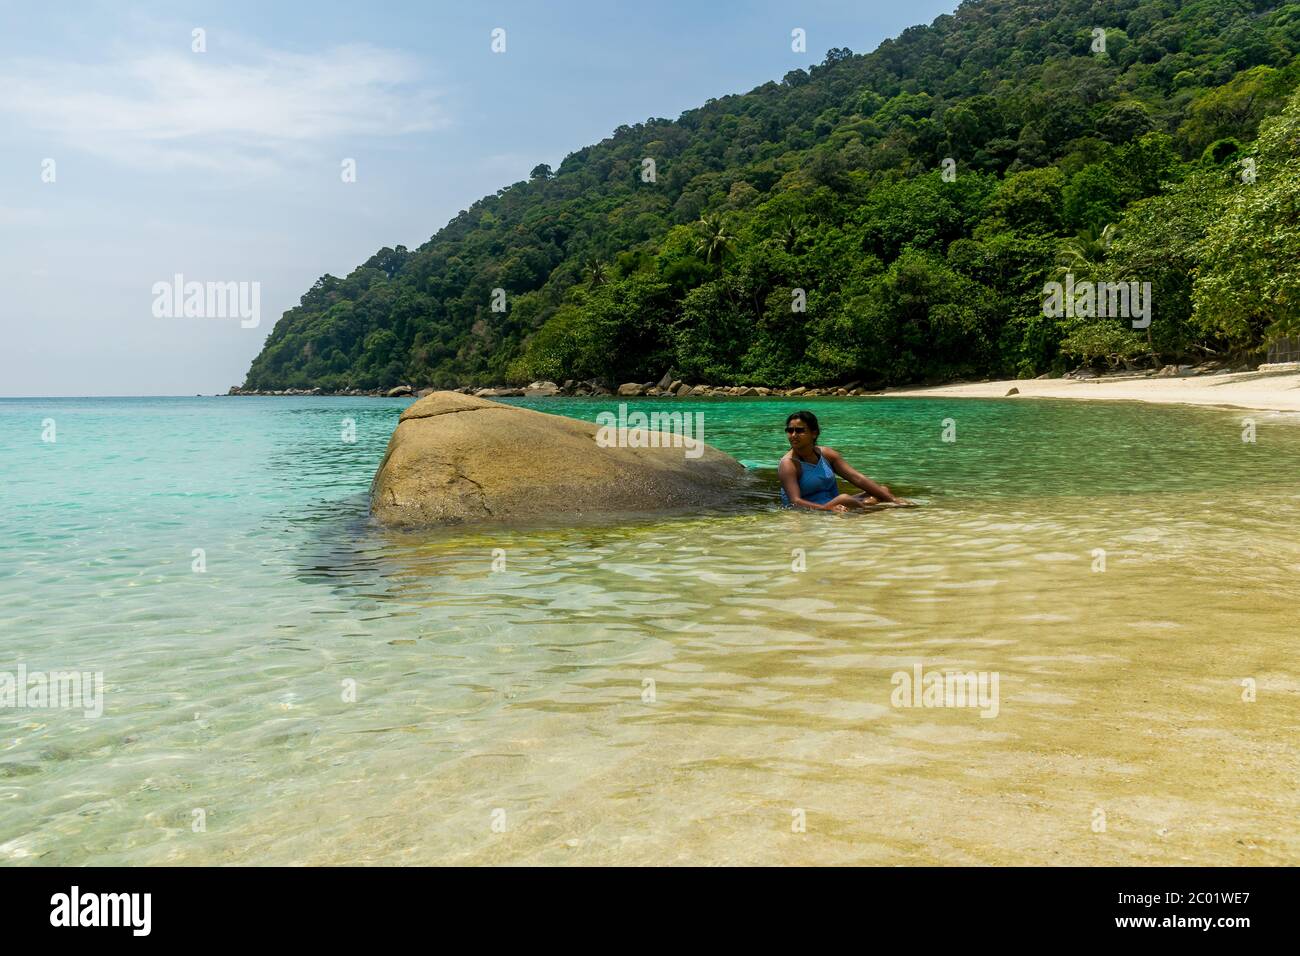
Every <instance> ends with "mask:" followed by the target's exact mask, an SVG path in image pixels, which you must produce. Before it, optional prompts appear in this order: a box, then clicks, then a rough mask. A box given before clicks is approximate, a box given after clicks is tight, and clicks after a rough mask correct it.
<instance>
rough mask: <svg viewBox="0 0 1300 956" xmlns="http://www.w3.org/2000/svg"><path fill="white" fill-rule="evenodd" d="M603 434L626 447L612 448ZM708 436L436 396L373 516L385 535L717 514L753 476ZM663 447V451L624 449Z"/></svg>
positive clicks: (406, 422)
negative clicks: (590, 518)
mask: <svg viewBox="0 0 1300 956" xmlns="http://www.w3.org/2000/svg"><path fill="white" fill-rule="evenodd" d="M659 414H663V413H659ZM629 424H635V421H633V422H629ZM598 433H600V434H601V437H602V440H609V439H614V440H616V442H617V444H618V445H619V446H620V447H602V446H601V444H598V443H597V435H598ZM698 434H699V433H698V431H695V430H693V429H691V430H686V431H685V435H684V436H683V435H681V434H679V435H677V436H675V438H676V445H675V446H674V445H673V444H672V443H671V442H670V440H669V439H670V438H671V437H674V436H669V435H668V434H667V433H666V432H665V433H660V432H655V433H651V432H646V431H618V430H617V429H615V428H606V429H602V428H601V427H600V426H598V425H596V424H593V423H591V422H582V421H577V420H576V419H572V418H564V417H561V416H559V415H547V414H544V413H542V412H535V411H532V410H530V409H526V408H518V407H515V406H511V405H502V404H500V403H498V402H491V401H488V400H486V399H483V398H478V397H475V396H470V395H461V394H459V393H456V392H435V393H434V394H432V395H430V396H428V397H427V398H422V399H420V400H419V401H418V402H416V403H415V404H414V405H412V406H411V407H410V408H408V409H406V411H405V412H403V413H402V416H401V418H400V419H399V420H398V423H397V428H396V429H395V430H394V431H393V436H392V438H391V439H389V442H388V451H387V453H386V454H385V455H384V460H383V462H382V463H381V464H380V466H379V470H378V471H377V472H376V473H375V479H374V481H373V482H372V483H371V486H370V513H371V515H372V516H373V517H374V518H375V520H376V521H378V522H379V523H381V524H384V525H392V526H408V527H420V526H429V525H439V524H450V523H455V522H461V521H478V520H489V521H491V520H500V521H509V520H531V519H542V518H564V517H569V516H577V515H591V514H618V513H636V512H653V511H671V510H677V509H684V508H692V509H693V508H706V507H713V506H717V505H721V504H724V503H727V502H729V501H732V500H734V499H735V497H736V494H737V491H738V489H739V488H741V487H742V486H743V484H744V483H745V481H746V472H745V469H744V467H743V466H742V465H741V464H740V463H739V462H737V461H736V460H735V459H734V458H732V457H730V456H729V455H725V454H723V453H722V452H720V451H718V450H717V449H715V448H711V447H709V446H708V445H705V444H703V442H702V441H698V440H696V436H698ZM655 438H658V440H659V444H660V446H661V447H657V448H654V447H621V446H626V445H630V444H632V443H633V442H637V443H638V444H646V445H648V444H650V442H651V440H653V439H655ZM683 438H684V440H683Z"/></svg>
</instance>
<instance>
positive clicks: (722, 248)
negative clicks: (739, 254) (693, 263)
mask: <svg viewBox="0 0 1300 956" xmlns="http://www.w3.org/2000/svg"><path fill="white" fill-rule="evenodd" d="M698 225H699V226H700V228H701V231H702V232H703V233H704V235H703V236H702V237H701V239H700V240H699V242H697V243H696V244H695V251H696V252H699V253H700V254H701V255H703V256H704V261H705V262H706V263H712V262H715V261H716V262H717V264H718V267H719V268H721V267H722V260H723V257H724V256H726V254H727V253H728V252H730V251H731V248H732V246H733V245H734V244H735V241H736V237H735V236H733V235H732V234H731V233H730V232H728V231H727V224H726V222H725V221H724V220H723V218H722V217H721V216H717V215H706V216H701V217H700V221H699V223H698Z"/></svg>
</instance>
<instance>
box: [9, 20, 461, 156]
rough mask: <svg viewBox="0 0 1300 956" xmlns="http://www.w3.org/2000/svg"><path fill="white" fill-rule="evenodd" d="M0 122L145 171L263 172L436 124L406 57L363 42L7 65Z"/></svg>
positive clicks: (432, 98)
mask: <svg viewBox="0 0 1300 956" xmlns="http://www.w3.org/2000/svg"><path fill="white" fill-rule="evenodd" d="M0 114H10V115H13V116H16V117H18V118H19V119H20V120H22V121H24V122H25V123H26V125H27V126H29V127H30V128H31V129H33V130H36V131H38V132H41V133H43V134H46V135H51V136H54V137H57V139H58V141H59V142H61V143H62V144H64V145H67V146H71V147H75V148H77V149H83V150H86V151H87V152H90V153H93V154H96V155H99V156H104V157H107V158H109V159H111V160H113V161H115V162H118V163H122V164H124V165H128V166H132V167H137V168H140V169H143V170H145V171H159V170H171V169H178V168H193V169H200V170H207V171H226V172H236V173H247V172H267V171H271V170H274V169H276V168H279V167H282V166H283V165H285V163H286V162H291V161H294V160H297V159H301V158H303V157H305V156H307V155H317V154H318V152H319V149H320V148H321V147H323V146H324V145H326V144H333V145H336V146H337V147H338V149H339V150H342V152H340V156H347V155H351V153H349V152H347V148H348V146H349V141H352V142H353V143H354V144H355V145H357V146H361V145H363V144H362V142H360V141H363V140H365V139H368V138H373V137H389V136H401V135H404V134H409V133H417V132H422V131H427V130H431V129H436V128H439V127H441V126H444V125H446V123H447V117H446V113H445V111H444V110H443V108H442V107H441V106H440V104H439V102H438V97H437V95H436V94H435V93H434V91H432V90H430V89H428V88H427V87H425V86H423V85H421V76H420V70H419V67H418V64H417V63H416V62H415V61H414V60H413V59H412V58H410V57H408V56H406V55H404V54H401V53H397V52H394V51H390V50H383V49H379V48H375V47H371V46H364V45H353V46H341V47H336V48H334V49H331V50H326V51H323V52H320V53H316V54H303V53H291V52H285V51H277V50H258V51H256V52H255V53H254V54H253V55H251V56H249V57H247V58H245V59H243V60H241V61H239V62H232V61H230V60H228V59H226V58H224V57H218V56H217V55H215V54H212V53H189V52H184V53H173V52H167V53H152V54H146V55H141V56H134V57H130V58H122V59H117V60H112V61H109V62H105V63H98V64H85V63H73V62H66V61H57V60H49V59H26V60H16V61H15V60H10V61H9V63H8V65H7V66H6V67H4V68H3V70H0Z"/></svg>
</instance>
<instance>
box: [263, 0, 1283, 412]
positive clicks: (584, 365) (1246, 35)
mask: <svg viewBox="0 0 1300 956" xmlns="http://www.w3.org/2000/svg"><path fill="white" fill-rule="evenodd" d="M1103 47H1104V49H1103ZM1298 52H1300V5H1296V4H1294V3H1292V4H1286V3H1281V2H1273V0H1193V2H1185V3H1180V2H1175V0H968V2H966V3H963V4H962V6H961V7H960V8H959V9H958V10H957V11H956V12H955V13H954V14H953V15H950V16H942V17H939V18H938V19H937V20H935V22H934V23H933V24H931V25H929V26H918V27H913V28H911V29H909V30H907V31H905V32H904V33H903V34H902V35H901V36H899V37H898V38H897V39H893V40H888V41H886V42H885V43H883V44H881V46H880V47H879V48H878V49H877V50H876V51H875V52H873V53H870V54H867V55H865V56H861V55H854V54H852V53H850V51H848V50H846V49H833V50H831V51H830V52H829V53H828V54H827V55H826V58H825V61H824V62H822V63H821V64H819V65H816V66H812V67H811V68H809V69H807V70H793V71H791V72H790V73H788V74H786V76H785V77H784V78H783V79H781V81H780V82H769V83H766V84H764V85H763V86H760V87H758V88H757V89H754V90H752V91H750V92H749V93H746V94H743V95H735V96H726V97H722V98H720V99H716V100H710V101H709V102H707V103H706V104H705V105H704V106H702V107H700V108H698V109H694V110H691V111H689V112H687V113H684V114H683V115H682V116H681V117H680V118H679V119H677V120H668V119H649V120H647V121H646V122H645V123H638V124H636V125H634V126H622V127H619V128H618V129H617V130H615V131H614V134H613V135H612V136H610V137H609V138H608V139H606V140H604V141H603V142H601V143H599V144H597V145H594V146H588V147H586V148H584V149H580V150H578V151H577V152H575V153H572V154H570V155H569V156H568V157H567V158H565V160H564V162H563V163H561V165H560V167H559V168H558V169H557V170H551V169H550V168H549V167H547V166H544V165H543V166H538V167H537V168H536V169H534V170H533V172H532V175H531V177H530V179H529V180H528V181H526V182H519V183H515V184H513V185H511V186H509V187H506V188H504V189H501V190H500V191H499V192H498V193H497V194H496V195H494V196H488V197H486V198H484V199H482V200H480V201H478V202H477V203H475V204H474V205H473V206H472V207H470V209H468V210H466V211H464V212H462V213H461V214H460V215H458V216H457V217H456V218H455V219H453V220H452V221H451V222H450V223H448V224H447V226H446V227H444V228H443V229H442V230H440V231H439V232H438V233H437V234H436V235H435V236H434V237H433V238H432V239H430V240H429V241H428V242H427V243H425V244H424V245H423V246H421V247H420V248H419V249H417V250H414V251H411V250H408V249H406V248H405V247H402V246H398V247H397V248H395V249H389V248H385V249H382V250H380V251H379V252H378V253H376V254H375V255H374V256H373V257H371V258H370V260H369V261H367V262H366V263H365V264H364V265H362V266H361V267H359V268H358V269H356V270H355V271H354V272H352V273H351V274H350V275H349V276H347V277H346V278H342V279H340V278H336V277H334V276H330V275H326V276H323V277H322V278H321V279H320V280H318V281H317V282H316V284H315V285H314V286H313V287H312V288H311V290H310V291H309V292H307V294H306V295H304V296H303V298H302V301H301V304H300V305H298V306H297V307H295V308H293V309H291V310H289V311H288V312H286V313H285V315H284V316H283V317H282V318H281V319H280V321H279V322H278V324H277V325H276V327H275V329H274V330H273V332H272V333H271V335H270V336H269V338H268V339H267V342H266V344H265V347H264V349H263V351H262V353H261V354H260V355H259V356H258V357H257V358H256V359H255V360H254V362H253V365H252V368H251V369H250V371H249V374H248V379H247V381H246V383H245V387H247V388H255V389H282V388H288V387H313V386H321V387H323V388H326V389H341V388H349V387H358V388H374V387H380V386H388V385H392V384H396V383H399V382H400V383H410V384H413V385H415V386H417V387H420V386H425V385H436V386H453V385H467V384H486V383H489V382H491V383H501V382H511V383H519V382H526V381H531V380H534V379H542V378H546V379H553V380H557V381H559V380H563V379H567V378H574V379H583V378H597V379H600V380H603V381H605V382H609V383H617V382H625V381H637V382H644V381H649V380H652V379H657V378H659V376H660V375H662V374H663V373H664V371H665V370H667V369H669V368H672V369H674V370H675V371H676V372H677V374H678V375H679V376H680V377H682V378H684V379H686V380H688V381H696V382H710V383H735V384H754V385H769V386H782V385H789V384H793V383H799V384H806V385H825V384H837V383H843V382H847V381H850V380H859V381H861V382H863V383H865V384H869V385H884V384H896V383H905V382H917V381H935V380H942V379H949V378H955V377H970V376H985V375H993V376H1011V377H1016V376H1021V377H1024V376H1031V375H1035V374H1038V373H1041V372H1044V371H1050V370H1056V371H1061V370H1063V369H1065V368H1067V367H1074V366H1077V365H1079V364H1081V363H1096V364H1098V365H1103V364H1107V363H1108V364H1110V365H1112V366H1118V365H1120V364H1121V363H1146V364H1151V363H1157V362H1165V361H1171V360H1173V361H1177V360H1180V359H1181V360H1186V359H1189V358H1200V357H1203V356H1206V355H1210V354H1218V355H1225V354H1233V355H1236V356H1242V355H1246V354H1249V353H1257V352H1258V350H1259V349H1260V348H1261V347H1262V346H1263V344H1264V343H1265V342H1266V341H1268V340H1270V339H1272V338H1276V337H1278V336H1283V335H1294V334H1296V333H1297V331H1300V98H1294V97H1293V93H1294V91H1295V90H1296V88H1297V84H1298V83H1300V59H1298V58H1297V53H1298ZM1288 104H1289V105H1288ZM647 161H652V162H647ZM652 173H653V175H652ZM1067 274H1069V275H1071V276H1072V277H1073V281H1075V282H1082V281H1084V280H1093V281H1128V280H1133V281H1139V282H1149V283H1150V284H1151V300H1152V321H1151V323H1150V326H1149V327H1148V328H1146V329H1135V328H1133V327H1132V323H1131V322H1130V321H1128V320H1127V319H1123V318H1120V319H1107V318H1098V317H1096V316H1088V315H1077V314H1076V315H1074V316H1061V317H1046V316H1045V315H1044V309H1043V300H1044V285H1045V283H1048V282H1051V281H1053V280H1062V279H1063V278H1064V277H1065V276H1066V275H1067ZM494 290H500V291H494ZM502 305H504V309H503V310H500V311H498V310H496V309H494V306H496V308H497V309H500V307H501V306H502Z"/></svg>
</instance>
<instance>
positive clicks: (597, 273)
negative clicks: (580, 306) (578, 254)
mask: <svg viewBox="0 0 1300 956" xmlns="http://www.w3.org/2000/svg"><path fill="white" fill-rule="evenodd" d="M586 272H587V278H588V279H589V280H590V282H591V287H592V288H593V289H594V288H595V287H596V286H598V285H604V284H605V281H606V280H607V278H608V276H607V275H606V273H605V263H603V262H601V261H600V259H598V258H596V257H595V256H592V257H591V258H590V259H588V260H587V269H586Z"/></svg>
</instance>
